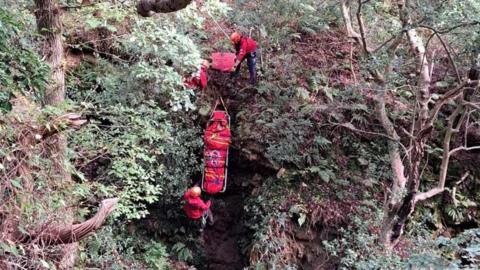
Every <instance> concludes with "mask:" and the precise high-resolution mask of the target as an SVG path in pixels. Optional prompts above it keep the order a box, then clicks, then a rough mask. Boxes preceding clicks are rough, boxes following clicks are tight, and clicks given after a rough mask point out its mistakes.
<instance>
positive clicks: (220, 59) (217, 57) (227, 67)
mask: <svg viewBox="0 0 480 270" xmlns="http://www.w3.org/2000/svg"><path fill="white" fill-rule="evenodd" d="M211 58H212V65H211V66H210V67H211V68H212V69H215V70H218V71H222V72H230V71H232V68H233V66H234V65H235V58H236V56H235V54H234V53H228V52H215V53H212V56H211Z"/></svg>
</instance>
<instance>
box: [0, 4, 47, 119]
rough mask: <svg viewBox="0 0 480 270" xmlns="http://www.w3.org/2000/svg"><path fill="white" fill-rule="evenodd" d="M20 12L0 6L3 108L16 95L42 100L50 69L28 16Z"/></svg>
mask: <svg viewBox="0 0 480 270" xmlns="http://www.w3.org/2000/svg"><path fill="white" fill-rule="evenodd" d="M17 15H20V13H11V12H9V11H7V10H6V9H4V8H3V7H2V8H0V88H1V91H0V111H5V110H9V109H10V104H9V100H10V99H11V98H12V97H13V96H14V95H24V96H29V97H31V98H33V99H36V100H41V97H42V95H43V94H44V91H45V86H46V82H47V76H48V72H49V68H48V66H47V65H46V64H45V63H44V62H43V61H42V60H41V59H40V57H39V55H38V54H37V53H36V52H35V49H34V46H33V45H32V40H31V39H32V36H31V33H30V34H28V33H27V31H26V25H27V24H28V18H25V17H21V16H17Z"/></svg>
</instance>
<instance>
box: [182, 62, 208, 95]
mask: <svg viewBox="0 0 480 270" xmlns="http://www.w3.org/2000/svg"><path fill="white" fill-rule="evenodd" d="M184 83H185V86H186V87H188V88H197V87H201V88H202V90H205V88H207V83H208V79H207V67H205V66H202V67H201V68H200V73H199V74H197V75H196V76H193V77H191V78H189V79H186V80H184Z"/></svg>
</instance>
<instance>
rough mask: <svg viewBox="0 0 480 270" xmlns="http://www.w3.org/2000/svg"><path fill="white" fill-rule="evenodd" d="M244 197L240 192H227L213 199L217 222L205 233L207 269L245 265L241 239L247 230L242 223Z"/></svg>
mask: <svg viewBox="0 0 480 270" xmlns="http://www.w3.org/2000/svg"><path fill="white" fill-rule="evenodd" d="M242 205H243V198H242V195H239V194H227V195H225V196H223V197H222V198H216V199H214V200H213V208H212V212H213V216H214V218H215V223H214V225H213V226H207V227H206V228H205V231H204V233H203V240H204V248H205V255H206V257H207V269H212V270H215V269H218V270H237V269H243V267H244V266H245V261H244V259H243V258H244V256H242V253H241V249H240V246H239V240H240V239H241V238H242V237H243V236H244V234H245V231H244V228H243V225H242V221H241V218H242V212H243V211H242Z"/></svg>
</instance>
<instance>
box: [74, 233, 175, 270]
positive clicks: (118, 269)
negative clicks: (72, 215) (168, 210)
mask: <svg viewBox="0 0 480 270" xmlns="http://www.w3.org/2000/svg"><path fill="white" fill-rule="evenodd" d="M145 243H146V241H145V240H144V239H140V238H138V236H136V235H131V234H128V233H126V228H125V227H120V228H115V227H113V226H110V225H106V226H104V227H103V228H102V229H100V230H99V231H98V232H97V233H96V234H95V235H93V236H92V237H89V238H87V239H86V240H85V245H84V246H83V247H82V248H81V251H80V256H79V259H80V263H79V264H80V265H79V266H81V267H84V268H95V267H96V268H101V269H115V270H127V269H144V268H145V267H144V264H143V263H141V262H142V261H145V262H147V263H151V262H152V261H151V260H153V259H158V263H160V264H161V263H162V262H164V261H165V258H164V257H165V255H166V253H162V251H163V250H162V248H164V247H163V246H162V245H161V244H160V243H151V244H145ZM147 243H148V242H147ZM141 252H145V257H141V256H139V255H138V254H139V253H141ZM147 254H148V256H147ZM162 260H163V261H162ZM152 263H153V262H152ZM153 269H164V268H153Z"/></svg>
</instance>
